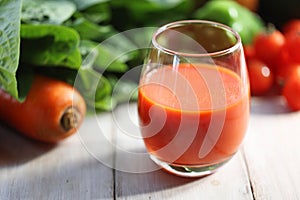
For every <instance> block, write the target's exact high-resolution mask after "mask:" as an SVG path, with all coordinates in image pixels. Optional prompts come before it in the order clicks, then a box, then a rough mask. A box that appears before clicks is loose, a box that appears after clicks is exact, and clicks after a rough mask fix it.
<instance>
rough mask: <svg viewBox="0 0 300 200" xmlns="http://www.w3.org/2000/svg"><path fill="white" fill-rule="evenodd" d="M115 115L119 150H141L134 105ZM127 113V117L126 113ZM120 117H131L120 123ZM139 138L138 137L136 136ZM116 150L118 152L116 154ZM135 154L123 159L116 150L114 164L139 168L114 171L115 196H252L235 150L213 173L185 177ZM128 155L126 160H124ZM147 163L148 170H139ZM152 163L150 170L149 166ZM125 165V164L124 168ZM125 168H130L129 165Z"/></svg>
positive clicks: (184, 197) (246, 175)
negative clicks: (137, 139) (195, 177)
mask: <svg viewBox="0 0 300 200" xmlns="http://www.w3.org/2000/svg"><path fill="white" fill-rule="evenodd" d="M115 112H116V113H115V116H119V117H118V118H117V120H116V121H118V123H119V125H120V124H122V126H121V127H119V130H118V131H117V137H116V138H117V141H118V144H119V147H120V148H121V149H123V151H126V150H127V153H128V152H131V153H132V152H134V151H135V152H140V153H142V152H145V150H143V149H144V148H145V147H144V146H143V145H142V144H143V143H138V142H137V141H136V140H135V139H136V138H137V137H138V135H139V130H138V129H136V127H133V126H135V124H136V123H137V115H136V105H135V104H131V105H129V106H128V105H126V106H124V107H120V108H118V109H117V110H116V111H115ZM126 115H127V117H126ZM121 118H122V119H123V120H124V119H131V120H132V122H131V123H129V121H128V120H126V121H124V123H121V122H120V120H121ZM139 139H140V141H139V142H141V138H139ZM135 147H136V148H135ZM118 154H120V155H119V156H118ZM135 156H137V155H136V154H131V156H128V155H127V157H126V156H125V158H126V159H124V153H122V152H120V151H117V155H116V163H118V165H123V164H124V166H128V165H132V166H134V167H136V168H137V169H138V170H140V173H138V171H133V170H132V171H128V170H127V171H126V170H124V168H120V169H119V170H117V171H116V175H115V179H116V183H115V184H116V186H115V187H116V191H115V192H116V199H172V200H173V199H175V200H176V199H230V200H231V199H252V193H251V188H250V184H249V179H248V174H247V169H246V166H245V163H244V159H243V157H242V155H241V154H240V153H238V154H237V155H236V156H235V157H234V158H233V160H231V161H230V162H229V163H228V164H226V165H225V166H224V167H223V168H221V169H220V171H218V172H217V173H215V174H213V175H211V176H207V177H205V178H201V179H189V178H182V177H177V176H174V175H171V174H169V173H167V172H165V171H163V170H158V168H157V166H153V162H152V161H150V160H149V158H148V157H147V158H146V157H143V158H137V159H136V160H135V158H134V157H135ZM127 159H129V160H130V162H126V160H127ZM141 163H142V167H145V166H148V168H147V169H148V170H149V171H148V172H147V173H145V172H142V170H145V168H142V167H141V166H140V165H141ZM135 165H136V166H135ZM149 165H150V166H151V165H152V166H151V167H152V171H151V170H150V169H151V167H149ZM126 169H128V168H126ZM129 169H131V168H130V167H129Z"/></svg>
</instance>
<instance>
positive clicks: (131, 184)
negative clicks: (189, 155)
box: [115, 152, 206, 197]
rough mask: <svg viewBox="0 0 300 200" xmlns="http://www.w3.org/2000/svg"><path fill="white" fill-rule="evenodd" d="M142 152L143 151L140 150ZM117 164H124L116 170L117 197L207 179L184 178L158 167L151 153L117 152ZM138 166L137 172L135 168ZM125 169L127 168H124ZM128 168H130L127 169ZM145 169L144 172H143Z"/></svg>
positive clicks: (185, 185)
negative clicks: (142, 154) (139, 154)
mask: <svg viewBox="0 0 300 200" xmlns="http://www.w3.org/2000/svg"><path fill="white" fill-rule="evenodd" d="M140 153H141V152H140ZM118 154H120V155H119V156H116V164H117V165H118V166H122V167H123V168H122V170H120V167H118V166H117V167H116V170H115V195H116V196H117V197H121V196H122V197H124V196H132V195H142V196H144V195H147V194H149V193H151V194H152V195H153V193H155V192H159V191H162V190H166V191H168V190H172V188H176V190H178V188H185V187H190V186H191V185H193V184H199V182H202V181H204V180H205V179H206V177H203V178H184V177H179V176H176V175H173V174H170V173H168V172H166V171H164V170H162V169H161V168H160V167H158V166H157V165H156V164H154V162H153V161H152V160H151V159H150V158H149V155H147V156H146V157H145V156H141V157H140V158H137V156H132V158H130V156H128V155H130V154H128V155H127V154H126V153H124V152H123V153H122V152H117V155H118ZM129 163H131V165H134V166H132V168H130V166H128V165H129ZM134 167H136V170H135V171H136V172H134V170H133V168H134ZM124 169H125V170H124ZM126 169H129V170H128V171H126ZM151 169H152V170H151ZM143 171H144V172H143Z"/></svg>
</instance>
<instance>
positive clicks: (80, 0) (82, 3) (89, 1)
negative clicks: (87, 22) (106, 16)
mask: <svg viewBox="0 0 300 200" xmlns="http://www.w3.org/2000/svg"><path fill="white" fill-rule="evenodd" d="M72 1H73V2H74V3H75V4H76V5H77V8H78V10H83V9H86V8H88V7H90V6H93V5H96V4H101V3H105V2H108V1H110V0H72Z"/></svg>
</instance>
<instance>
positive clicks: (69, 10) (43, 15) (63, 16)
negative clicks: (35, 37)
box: [21, 0, 76, 24]
mask: <svg viewBox="0 0 300 200" xmlns="http://www.w3.org/2000/svg"><path fill="white" fill-rule="evenodd" d="M75 11H76V5H75V4H74V3H73V2H71V1H68V0H46V1H45V0H23V5H22V16H21V20H22V22H23V23H27V24H40V23H45V24H62V23H63V22H64V21H66V20H67V19H69V18H70V17H71V16H72V15H73V13H74V12H75Z"/></svg>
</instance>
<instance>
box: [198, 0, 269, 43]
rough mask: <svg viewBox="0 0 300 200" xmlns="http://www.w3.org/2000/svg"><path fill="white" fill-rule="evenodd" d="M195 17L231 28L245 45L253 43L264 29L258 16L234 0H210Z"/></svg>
mask: <svg viewBox="0 0 300 200" xmlns="http://www.w3.org/2000/svg"><path fill="white" fill-rule="evenodd" d="M194 17H195V18H196V19H204V20H211V21H216V22H219V23H222V24H225V25H227V26H230V27H231V28H232V29H234V30H235V31H236V32H238V34H239V35H240V36H241V39H242V42H243V44H249V43H251V42H252V39H253V37H254V36H255V34H256V33H258V32H259V31H261V30H262V29H263V27H264V23H263V21H262V19H261V18H260V17H259V16H258V15H257V14H255V13H253V12H251V11H250V10H248V9H247V8H245V7H243V6H241V5H240V4H238V3H237V2H235V1H232V0H210V1H208V2H207V3H206V4H204V5H203V6H202V7H200V8H199V9H198V10H196V11H195V14H194Z"/></svg>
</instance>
